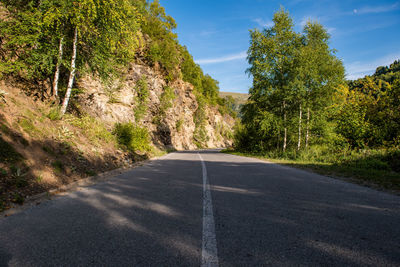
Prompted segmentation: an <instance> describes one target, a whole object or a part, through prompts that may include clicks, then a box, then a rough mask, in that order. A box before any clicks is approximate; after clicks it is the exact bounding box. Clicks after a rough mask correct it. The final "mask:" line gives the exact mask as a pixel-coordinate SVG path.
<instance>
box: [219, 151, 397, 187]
mask: <svg viewBox="0 0 400 267" xmlns="http://www.w3.org/2000/svg"><path fill="white" fill-rule="evenodd" d="M223 152H224V153H229V154H234V155H239V156H246V157H255V158H259V159H262V160H268V161H270V162H274V163H280V164H284V165H288V166H291V167H295V168H301V169H307V170H311V171H314V172H316V173H319V174H323V175H328V176H333V177H345V178H350V179H351V181H353V182H356V183H359V184H365V185H369V186H373V187H378V188H382V189H389V190H393V191H396V192H400V151H399V150H395V149H392V150H386V149H380V150H361V151H347V152H346V153H344V152H336V153H333V152H331V153H329V152H323V150H321V149H318V148H317V149H310V150H309V151H308V152H303V153H298V152H297V153H295V152H293V151H290V152H287V153H285V154H283V153H275V152H270V153H251V152H238V151H234V150H224V151H223ZM318 153H319V154H318ZM295 154H296V155H295Z"/></svg>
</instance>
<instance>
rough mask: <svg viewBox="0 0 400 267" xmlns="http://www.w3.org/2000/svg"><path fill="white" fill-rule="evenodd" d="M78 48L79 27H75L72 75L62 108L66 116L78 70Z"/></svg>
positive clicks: (62, 112) (62, 113)
mask: <svg viewBox="0 0 400 267" xmlns="http://www.w3.org/2000/svg"><path fill="white" fill-rule="evenodd" d="M77 46H78V27H75V33H74V43H73V49H72V58H71V73H70V74H69V79H68V87H67V92H66V93H65V97H64V101H63V103H62V107H61V115H64V114H65V112H66V111H67V107H68V102H69V98H70V97H71V91H72V85H73V84H74V78H75V70H76V69H75V61H76V49H77Z"/></svg>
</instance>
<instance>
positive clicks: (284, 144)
mask: <svg viewBox="0 0 400 267" xmlns="http://www.w3.org/2000/svg"><path fill="white" fill-rule="evenodd" d="M283 127H284V133H283V152H285V151H286V140H287V128H286V103H285V101H283Z"/></svg>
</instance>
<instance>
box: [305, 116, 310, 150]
mask: <svg viewBox="0 0 400 267" xmlns="http://www.w3.org/2000/svg"><path fill="white" fill-rule="evenodd" d="M309 125H310V108H307V126H306V148H307V147H308V131H309Z"/></svg>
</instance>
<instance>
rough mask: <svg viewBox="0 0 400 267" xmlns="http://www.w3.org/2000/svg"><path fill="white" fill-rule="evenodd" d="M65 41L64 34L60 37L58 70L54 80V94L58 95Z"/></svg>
mask: <svg viewBox="0 0 400 267" xmlns="http://www.w3.org/2000/svg"><path fill="white" fill-rule="evenodd" d="M63 41H64V36H62V37H61V38H60V46H59V47H58V58H57V65H56V72H55V73H54V81H53V92H52V95H53V96H58V78H59V77H60V66H61V60H62V56H63Z"/></svg>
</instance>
